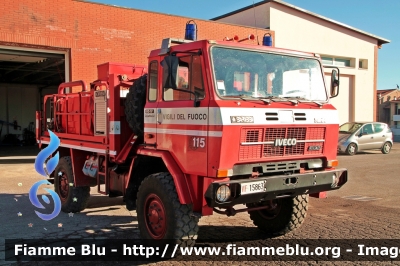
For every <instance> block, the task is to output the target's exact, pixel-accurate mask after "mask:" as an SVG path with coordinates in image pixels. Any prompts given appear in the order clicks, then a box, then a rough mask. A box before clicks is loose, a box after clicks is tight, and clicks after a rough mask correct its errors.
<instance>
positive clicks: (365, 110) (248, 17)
mask: <svg viewBox="0 0 400 266" xmlns="http://www.w3.org/2000/svg"><path fill="white" fill-rule="evenodd" d="M256 14H257V16H256V18H257V22H258V21H260V23H262V22H263V23H265V24H260V23H257V25H258V26H259V27H262V28H265V27H268V26H269V27H270V29H271V30H272V31H274V32H275V40H274V42H275V46H276V47H278V48H287V49H292V50H299V51H306V52H313V53H318V54H321V55H329V56H332V57H340V58H350V59H352V66H351V67H341V68H340V74H341V76H343V77H344V78H343V80H342V83H341V85H340V95H339V96H338V97H337V98H335V99H332V103H333V105H334V106H335V107H336V108H337V109H338V110H339V114H340V122H346V121H344V120H345V119H347V120H348V121H373V120H374V97H375V93H374V66H375V46H376V44H377V40H376V39H375V38H372V37H370V36H367V35H365V34H361V33H359V32H356V31H353V30H351V29H348V28H344V27H342V26H339V25H337V24H335V23H332V22H329V21H327V20H324V19H321V18H318V17H316V16H312V15H309V14H307V13H305V12H301V11H299V10H296V9H293V8H291V7H288V6H286V5H283V4H279V3H277V2H269V3H266V4H263V5H260V6H257V7H256ZM260 14H261V16H264V17H265V18H264V19H258V18H259V16H260ZM219 21H222V22H228V23H234V24H241V25H246V26H252V25H254V10H253V9H248V10H245V11H243V12H240V13H236V14H233V15H231V16H229V17H225V18H222V19H220V20H219ZM252 21H253V22H252ZM359 59H367V60H368V68H367V69H358V60H359ZM330 72H331V70H330V69H326V74H327V75H328V77H327V79H328V80H329V73H330ZM327 85H328V86H329V83H328V84H327ZM350 98H351V99H350ZM349 108H352V109H349Z"/></svg>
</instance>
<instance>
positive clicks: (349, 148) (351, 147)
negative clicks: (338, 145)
mask: <svg viewBox="0 0 400 266" xmlns="http://www.w3.org/2000/svg"><path fill="white" fill-rule="evenodd" d="M346 153H347V154H348V155H351V156H352V155H354V154H356V153H357V145H356V144H355V143H350V144H349V146H347V149H346Z"/></svg>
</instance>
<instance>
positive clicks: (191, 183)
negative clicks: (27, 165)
mask: <svg viewBox="0 0 400 266" xmlns="http://www.w3.org/2000/svg"><path fill="white" fill-rule="evenodd" d="M246 39H250V41H248V40H247V42H241V40H239V39H238V38H226V39H225V40H223V41H216V40H187V39H171V38H169V39H164V40H163V41H162V46H161V49H156V50H154V51H152V52H151V53H150V56H149V61H148V65H146V66H145V65H138V64H122V63H105V64H102V65H99V66H98V79H97V80H95V81H93V82H92V83H90V84H86V83H85V82H84V81H74V82H66V83H63V84H61V85H60V86H59V89H58V93H57V94H54V95H47V96H45V97H44V102H45V105H44V110H42V111H40V112H37V114H36V119H37V129H36V134H37V140H38V143H39V145H40V147H41V148H44V147H46V145H48V144H49V142H50V132H53V133H54V134H55V135H57V137H58V138H59V139H60V147H59V149H58V152H59V156H60V160H59V164H58V166H57V167H56V169H55V170H54V172H53V174H52V177H54V187H55V191H56V192H57V193H58V195H59V196H60V198H61V201H62V210H63V211H64V212H80V211H82V210H84V209H85V207H86V205H87V202H88V199H89V195H90V187H91V186H96V187H97V191H98V192H99V193H102V194H105V195H109V196H123V197H124V200H125V202H126V206H127V208H128V209H129V210H134V209H136V212H137V219H138V225H139V229H140V233H141V237H142V238H143V239H153V240H154V239H173V240H174V241H175V242H176V243H181V244H182V245H189V246H190V245H193V244H194V243H195V239H196V238H197V234H198V221H199V218H200V217H201V216H206V215H212V214H213V213H214V212H215V213H218V214H225V215H228V216H231V215H235V214H236V213H238V212H247V213H248V214H249V216H250V219H251V220H252V221H253V222H254V224H255V225H256V226H257V227H258V228H260V229H261V230H262V231H264V232H266V233H267V234H269V235H282V234H285V233H288V232H290V231H292V230H294V229H296V228H297V227H299V226H300V225H301V224H302V222H303V220H304V218H305V216H306V211H307V208H308V207H307V206H308V202H309V196H314V197H319V198H321V197H324V196H325V193H326V191H329V190H335V189H338V188H340V187H341V186H343V185H344V184H345V183H346V182H347V170H346V169H339V168H337V166H338V161H337V159H336V150H337V139H338V113H337V110H336V109H335V108H334V107H333V106H332V104H330V101H329V100H330V98H332V97H335V96H337V94H338V91H339V70H338V69H337V68H333V70H332V77H331V82H330V84H325V79H324V69H323V67H322V65H321V60H320V57H319V55H317V54H314V53H305V52H298V51H291V50H286V49H278V48H274V47H271V46H264V45H258V44H254V41H253V43H252V40H253V39H254V36H253V35H251V36H250V37H249V38H246ZM243 205H245V206H243Z"/></svg>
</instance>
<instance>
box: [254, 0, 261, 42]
mask: <svg viewBox="0 0 400 266" xmlns="http://www.w3.org/2000/svg"><path fill="white" fill-rule="evenodd" d="M253 11H254V28H256V36H257V45H260V42H259V41H258V31H257V20H256V7H255V6H254V0H253Z"/></svg>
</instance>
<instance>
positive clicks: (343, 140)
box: [338, 122, 393, 155]
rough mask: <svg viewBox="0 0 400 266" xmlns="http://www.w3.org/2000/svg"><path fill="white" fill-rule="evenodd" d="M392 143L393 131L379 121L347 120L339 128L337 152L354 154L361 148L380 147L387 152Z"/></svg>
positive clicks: (372, 148) (371, 148) (383, 151)
mask: <svg viewBox="0 0 400 266" xmlns="http://www.w3.org/2000/svg"><path fill="white" fill-rule="evenodd" d="M392 145H393V133H392V131H391V130H390V128H389V126H388V125H387V124H385V123H380V122H366V123H365V122H363V123H359V122H348V123H345V124H343V125H341V126H340V128H339V143H338V152H344V153H347V154H348V155H354V154H356V153H357V152H358V151H362V150H374V149H380V150H381V152H382V153H383V154H388V153H389V152H390V149H391V148H392Z"/></svg>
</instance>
